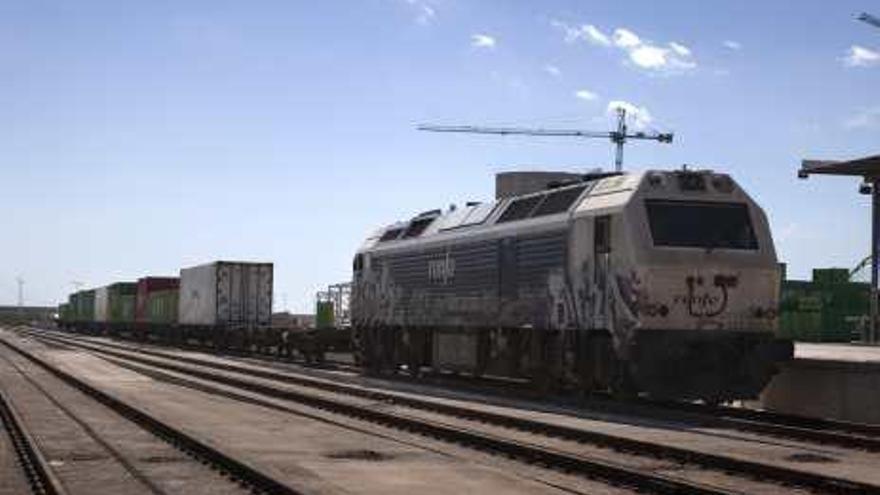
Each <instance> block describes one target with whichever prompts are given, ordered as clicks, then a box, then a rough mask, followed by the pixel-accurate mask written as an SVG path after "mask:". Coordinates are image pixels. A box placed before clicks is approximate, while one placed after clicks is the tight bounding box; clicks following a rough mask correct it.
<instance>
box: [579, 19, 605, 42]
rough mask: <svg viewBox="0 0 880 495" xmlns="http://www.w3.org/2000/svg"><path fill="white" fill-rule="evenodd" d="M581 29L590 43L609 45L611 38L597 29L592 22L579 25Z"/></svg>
mask: <svg viewBox="0 0 880 495" xmlns="http://www.w3.org/2000/svg"><path fill="white" fill-rule="evenodd" d="M581 31H582V32H583V34H584V35H586V38H587V40H589V41H590V42H591V43H594V44H596V45H602V46H610V45H611V40H610V39H609V38H608V36H607V35H606V34H605V33H603V32H602V31H599V29H598V28H597V27H596V26H594V25H592V24H587V25H585V26H581Z"/></svg>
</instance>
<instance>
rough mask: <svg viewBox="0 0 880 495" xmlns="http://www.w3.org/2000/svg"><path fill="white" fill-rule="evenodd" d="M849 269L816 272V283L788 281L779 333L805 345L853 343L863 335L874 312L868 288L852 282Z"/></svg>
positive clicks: (784, 289) (782, 293)
mask: <svg viewBox="0 0 880 495" xmlns="http://www.w3.org/2000/svg"><path fill="white" fill-rule="evenodd" d="M848 278H849V272H848V271H847V270H845V269H837V268H831V269H816V270H813V280H812V281H809V282H808V281H800V280H786V281H784V282H783V284H782V291H781V299H780V304H779V332H780V334H781V335H782V336H784V337H788V338H791V339H793V340H798V341H801V342H850V341H852V340H853V339H857V338H858V337H859V334H860V333H861V328H860V325H862V324H864V321H865V318H866V317H867V315H868V313H869V311H870V308H869V304H870V289H869V286H868V284H866V283H861V282H850V281H848Z"/></svg>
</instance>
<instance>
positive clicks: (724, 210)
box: [645, 200, 758, 250]
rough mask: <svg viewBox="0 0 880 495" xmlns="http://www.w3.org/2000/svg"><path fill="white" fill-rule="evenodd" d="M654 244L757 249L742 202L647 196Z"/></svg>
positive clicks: (750, 222)
mask: <svg viewBox="0 0 880 495" xmlns="http://www.w3.org/2000/svg"><path fill="white" fill-rule="evenodd" d="M645 206H646V208H647V211H648V222H649V223H650V226H651V237H653V238H654V245H655V246H666V247H692V248H705V249H716V248H721V249H750V250H755V249H758V241H757V239H755V231H754V229H753V228H752V221H751V219H750V218H749V209H748V207H747V206H746V205H745V204H743V203H710V202H696V201H669V200H647V201H645Z"/></svg>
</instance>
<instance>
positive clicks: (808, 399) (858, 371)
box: [761, 359, 880, 423]
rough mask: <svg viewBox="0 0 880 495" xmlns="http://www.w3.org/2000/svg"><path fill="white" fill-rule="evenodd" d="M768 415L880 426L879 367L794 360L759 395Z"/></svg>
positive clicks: (865, 363)
mask: <svg viewBox="0 0 880 495" xmlns="http://www.w3.org/2000/svg"><path fill="white" fill-rule="evenodd" d="M761 402H762V405H763V406H764V407H765V408H767V409H769V410H772V411H778V412H783V413H788V414H798V415H802V416H812V417H820V418H832V419H838V420H844V421H854V422H859V423H880V363H876V362H872V363H867V362H851V361H829V360H818V359H797V360H795V361H793V362H791V363H789V364H787V365H786V366H785V367H784V369H783V371H782V372H781V373H780V374H779V375H777V376H776V377H775V378H774V379H773V381H772V382H770V385H768V386H767V388H766V389H764V392H763V393H762V394H761Z"/></svg>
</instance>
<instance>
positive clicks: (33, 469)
mask: <svg viewBox="0 0 880 495" xmlns="http://www.w3.org/2000/svg"><path fill="white" fill-rule="evenodd" d="M0 425H2V430H3V431H4V433H5V435H6V438H7V440H8V443H7V445H9V446H10V447H11V448H12V450H14V452H15V457H16V461H17V464H18V465H19V467H20V468H21V474H22V476H21V477H16V476H15V475H14V474H12V473H7V474H6V475H5V476H6V479H7V480H8V483H10V484H13V483H15V482H16V479H17V480H18V481H19V484H20V485H27V486H26V488H25V486H19V487H17V489H26V490H29V491H30V492H31V493H33V494H34V495H66V493H67V492H66V491H65V490H64V487H63V486H62V485H61V483H60V482H59V481H58V479H57V478H56V477H55V475H54V474H53V473H52V469H51V468H50V467H49V464H48V462H46V459H45V458H44V457H43V456H42V454H40V450H39V448H37V446H36V442H35V441H34V439H33V438H32V436H31V435H30V434H29V433H28V431H27V429H26V428H25V426H24V422H23V421H22V420H21V417H20V416H19V414H18V412H17V411H16V410H15V408H14V407H13V406H12V402H11V401H10V400H9V398H8V397H7V396H6V393H5V392H2V391H0Z"/></svg>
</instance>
